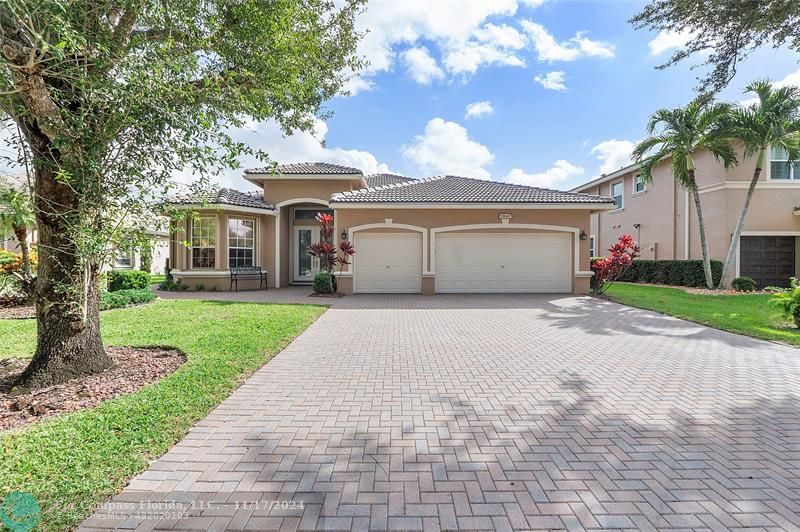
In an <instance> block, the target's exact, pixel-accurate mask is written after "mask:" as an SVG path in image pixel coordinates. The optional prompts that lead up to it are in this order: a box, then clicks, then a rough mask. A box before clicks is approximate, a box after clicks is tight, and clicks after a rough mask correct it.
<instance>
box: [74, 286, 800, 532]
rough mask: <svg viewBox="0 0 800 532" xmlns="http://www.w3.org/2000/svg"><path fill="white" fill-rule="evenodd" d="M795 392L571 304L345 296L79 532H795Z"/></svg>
mask: <svg viewBox="0 0 800 532" xmlns="http://www.w3.org/2000/svg"><path fill="white" fill-rule="evenodd" d="M798 394H800V351H798V350H795V349H792V348H788V347H783V346H779V345H776V344H772V343H767V342H762V341H756V340H752V339H749V338H745V337H742V336H736V335H733V334H728V333H724V332H720V331H716V330H712V329H707V328H705V327H701V326H697V325H694V324H691V323H687V322H684V321H680V320H677V319H672V318H668V317H664V316H661V315H658V314H654V313H651V312H645V311H640V310H634V309H631V308H627V307H623V306H620V305H615V304H611V303H604V302H600V301H597V300H594V299H590V298H575V297H564V298H558V297H544V296H536V297H531V296H524V297H523V296H464V297H445V296H436V297H367V296H363V297H358V296H356V297H348V298H346V299H344V300H342V301H341V302H339V303H337V305H336V306H335V307H334V308H333V309H331V310H329V311H328V312H327V313H326V314H325V315H323V316H322V317H321V318H320V319H319V320H318V321H317V322H316V323H315V324H314V325H312V326H311V327H310V328H309V329H308V330H307V331H306V332H305V333H304V334H303V335H302V336H300V337H299V338H298V339H297V340H296V341H295V342H294V343H292V344H291V345H290V346H289V347H288V348H287V349H286V350H284V351H283V352H282V353H281V354H280V355H278V356H277V357H276V358H275V359H273V360H272V362H270V363H269V364H267V365H266V366H265V367H264V368H262V369H261V370H259V371H258V372H257V373H256V374H255V375H254V376H253V377H252V378H251V379H250V380H249V381H247V383H246V384H245V385H243V386H242V387H241V388H240V389H239V390H238V391H237V392H236V393H234V395H233V396H231V397H230V398H229V399H228V400H227V401H225V402H224V403H223V404H222V405H220V406H219V407H218V408H217V409H216V410H215V411H214V412H213V413H212V414H211V415H210V416H209V417H208V418H207V419H205V420H204V421H202V422H201V423H200V424H198V426H197V427H195V428H194V429H193V430H192V431H191V432H190V433H189V434H188V435H187V436H186V438H185V439H184V440H183V441H182V442H181V443H179V444H178V445H177V446H175V447H174V448H173V449H172V450H170V451H169V452H168V453H167V454H166V455H165V456H163V457H162V458H161V459H159V460H158V461H156V462H155V463H154V464H153V466H152V467H151V468H150V470H148V471H147V472H145V473H143V474H142V475H140V476H139V477H137V478H136V479H135V480H133V482H131V484H130V486H129V487H128V488H127V489H126V490H125V491H124V492H122V493H121V494H120V495H118V496H117V497H116V498H115V499H114V500H113V501H112V502H111V503H110V504H109V505H107V506H106V507H105V508H104V509H103V510H101V511H100V512H98V513H97V514H96V515H95V516H94V517H93V518H92V519H90V520H88V521H86V522H85V523H84V525H83V526H84V527H96V528H102V529H106V528H110V527H111V526H122V527H125V528H136V527H141V528H143V529H152V528H176V529H203V530H205V529H220V530H222V529H257V530H265V529H277V528H287V529H294V528H301V529H349V528H358V529H367V528H370V529H387V528H390V529H422V528H426V529H427V528H430V529H438V528H442V529H456V528H458V529H490V528H496V529H509V528H516V529H543V528H599V527H603V528H628V527H636V528H643V529H646V528H654V527H655V528H670V527H675V528H678V527H681V528H700V527H706V528H710V529H719V528H735V527H764V528H769V527H773V528H781V529H797V528H799V527H800V396H799V395H798ZM141 501H150V502H149V503H146V504H141ZM275 501H278V502H277V503H275ZM129 503H134V504H129ZM181 508H183V509H185V510H186V513H185V514H183V515H180V514H181V513H182V512H179V511H178V510H179V509H181ZM160 511H163V512H164V515H162V516H161V517H164V519H161V520H159V519H157V518H154V516H153V515H151V514H157V513H158V512H160ZM156 517H158V516H156ZM179 517H180V518H179Z"/></svg>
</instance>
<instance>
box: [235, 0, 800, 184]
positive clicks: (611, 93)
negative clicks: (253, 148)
mask: <svg viewBox="0 0 800 532" xmlns="http://www.w3.org/2000/svg"><path fill="white" fill-rule="evenodd" d="M642 5H644V2H636V1H575V0H544V1H543V0H497V1H494V0H483V1H455V0H451V1H441V0H434V1H431V2H421V1H414V0H406V1H404V2H389V1H383V0H373V1H372V2H371V3H370V5H369V6H368V8H367V12H366V13H365V14H364V15H362V18H361V19H360V20H359V24H360V26H361V27H362V28H369V30H370V33H369V35H368V37H367V39H366V40H365V42H364V43H363V44H362V47H361V53H362V54H364V55H365V56H366V57H367V59H369V60H370V61H371V63H372V64H371V67H370V68H369V69H368V70H367V71H366V72H365V73H363V74H362V76H361V77H360V78H358V79H357V80H355V81H354V83H353V84H352V87H354V89H355V90H354V91H353V92H354V94H353V95H352V96H350V97H347V98H336V99H334V100H333V101H331V102H329V104H328V105H327V107H328V108H329V109H330V110H332V111H333V112H334V115H333V117H332V118H331V119H329V120H328V122H327V124H322V123H320V124H318V126H319V127H318V128H317V133H316V137H317V138H318V139H322V138H324V140H325V148H320V147H318V146H314V144H315V142H312V140H313V139H309V138H305V137H306V136H305V135H298V136H297V137H296V138H290V139H282V138H280V135H278V134H277V132H276V131H271V130H274V129H275V128H274V125H263V124H262V125H255V126H254V128H253V131H252V133H251V134H247V135H243V138H245V139H249V140H250V141H252V142H257V143H258V144H259V145H260V146H262V147H263V148H265V149H266V150H267V152H269V153H271V154H272V156H273V158H275V159H276V160H277V161H278V162H281V163H283V162H295V161H299V160H309V159H324V160H329V161H331V162H337V163H342V164H350V165H354V166H358V167H360V168H362V170H364V171H365V172H373V171H376V170H380V171H386V170H389V171H392V172H396V173H401V174H404V175H409V176H426V175H434V174H440V173H457V174H461V175H471V176H474V177H481V178H491V179H494V180H500V181H514V182H519V183H523V184H533V185H541V186H552V187H556V188H570V187H571V186H574V185H576V184H579V183H580V182H582V181H584V180H588V179H591V178H592V177H594V176H597V175H599V174H600V173H602V172H603V171H609V170H613V169H616V168H618V167H620V166H621V165H623V164H624V163H625V162H626V155H627V154H628V153H629V151H630V146H631V143H632V142H635V141H637V140H639V139H640V138H641V137H642V136H643V134H644V124H645V122H646V120H647V117H648V116H649V115H650V114H651V113H652V111H653V110H655V109H657V108H659V107H665V106H667V107H669V106H677V105H682V104H684V103H686V102H687V101H688V100H690V99H691V98H692V97H693V87H694V86H695V84H696V77H697V74H698V73H700V71H691V70H690V68H689V67H690V66H691V63H686V64H682V65H680V66H677V67H672V68H669V69H667V70H656V69H655V68H654V67H655V66H656V65H658V64H659V63H661V62H663V61H664V60H665V59H666V58H667V57H669V54H670V52H671V51H674V48H669V46H670V45H671V44H675V43H678V42H680V41H681V39H682V36H680V35H664V36H661V37H659V36H658V35H656V34H653V33H648V32H646V31H641V30H640V31H636V30H634V29H633V28H632V27H631V25H630V24H628V23H627V19H628V18H629V17H630V16H631V15H633V14H634V13H636V12H637V10H638V9H639V8H640V7H641V6H642ZM657 38H658V40H656V39H657ZM787 76H793V77H790V79H794V78H795V77H796V78H800V65H798V55H797V54H794V53H791V52H787V51H785V50H777V51H776V50H772V49H763V50H760V51H758V52H757V53H756V54H754V55H753V56H752V57H751V58H750V59H749V60H748V61H747V62H745V63H744V64H743V65H741V67H740V69H739V73H738V75H737V77H736V78H735V79H734V81H733V83H732V84H731V86H730V87H729V89H727V90H726V91H725V93H723V94H722V96H723V97H725V98H727V99H731V100H741V99H743V98H744V96H742V94H741V88H742V86H743V85H745V84H746V83H747V82H748V81H750V80H752V79H754V78H758V77H769V78H771V79H773V80H782V79H784V78H787ZM536 78H538V79H539V80H540V81H537V79H536ZM476 102H488V105H487V104H482V105H479V106H478V109H480V108H483V109H484V110H486V109H489V108H490V109H491V111H490V112H486V113H485V114H482V115H479V116H471V117H468V116H466V108H467V106H468V105H469V104H474V103H476ZM267 130H269V131H267Z"/></svg>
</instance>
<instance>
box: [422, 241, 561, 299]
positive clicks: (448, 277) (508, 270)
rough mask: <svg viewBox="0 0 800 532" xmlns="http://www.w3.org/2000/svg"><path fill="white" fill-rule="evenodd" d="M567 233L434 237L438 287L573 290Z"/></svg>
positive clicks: (455, 289) (441, 289)
mask: <svg viewBox="0 0 800 532" xmlns="http://www.w3.org/2000/svg"><path fill="white" fill-rule="evenodd" d="M571 242H572V238H571V235H569V234H566V233H522V232H518V233H482V234H464V233H451V234H448V233H444V234H441V235H438V236H437V237H436V291H437V292H443V293H454V292H463V293H469V292H473V293H475V292H485V293H514V292H516V293H535V292H542V293H560V292H571V291H572V268H571V262H572V253H571V252H570V245H571Z"/></svg>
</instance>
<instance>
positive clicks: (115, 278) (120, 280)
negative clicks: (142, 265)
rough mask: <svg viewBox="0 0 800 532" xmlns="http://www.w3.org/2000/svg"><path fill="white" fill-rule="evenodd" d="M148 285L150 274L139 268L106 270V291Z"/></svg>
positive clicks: (139, 287)
mask: <svg viewBox="0 0 800 532" xmlns="http://www.w3.org/2000/svg"><path fill="white" fill-rule="evenodd" d="M149 287H150V274H149V273H148V272H143V271H139V270H113V271H110V272H108V291H109V292H116V291H118V290H132V289H141V288H149Z"/></svg>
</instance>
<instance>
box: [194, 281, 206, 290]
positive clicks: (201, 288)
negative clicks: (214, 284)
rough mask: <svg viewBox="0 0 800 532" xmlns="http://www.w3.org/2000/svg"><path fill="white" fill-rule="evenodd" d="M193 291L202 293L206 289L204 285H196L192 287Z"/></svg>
mask: <svg viewBox="0 0 800 532" xmlns="http://www.w3.org/2000/svg"><path fill="white" fill-rule="evenodd" d="M194 289H195V291H197V292H203V291H205V289H206V285H204V284H203V283H197V284H196V285H194Z"/></svg>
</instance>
